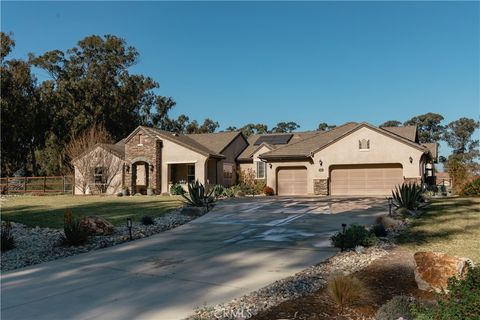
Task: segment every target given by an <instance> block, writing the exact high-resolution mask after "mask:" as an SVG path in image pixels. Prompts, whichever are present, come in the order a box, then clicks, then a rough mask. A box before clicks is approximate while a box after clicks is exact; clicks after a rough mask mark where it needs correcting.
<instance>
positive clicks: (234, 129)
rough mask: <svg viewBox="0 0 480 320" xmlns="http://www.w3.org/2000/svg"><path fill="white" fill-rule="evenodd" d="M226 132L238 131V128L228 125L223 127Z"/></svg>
mask: <svg viewBox="0 0 480 320" xmlns="http://www.w3.org/2000/svg"><path fill="white" fill-rule="evenodd" d="M225 131H227V132H232V131H238V128H237V127H235V126H229V127H227V128H226V129H225Z"/></svg>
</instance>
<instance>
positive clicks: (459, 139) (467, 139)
mask: <svg viewBox="0 0 480 320" xmlns="http://www.w3.org/2000/svg"><path fill="white" fill-rule="evenodd" d="M479 127H480V123H479V122H478V121H475V120H474V119H469V118H460V119H458V120H455V121H452V122H450V123H449V124H448V125H447V126H446V130H445V135H444V137H445V141H446V142H447V143H448V145H449V146H450V147H451V148H452V149H453V153H454V154H469V155H470V156H471V157H472V158H476V157H478V145H479V141H478V140H474V139H472V136H473V134H474V132H475V130H477V129H478V128H479Z"/></svg>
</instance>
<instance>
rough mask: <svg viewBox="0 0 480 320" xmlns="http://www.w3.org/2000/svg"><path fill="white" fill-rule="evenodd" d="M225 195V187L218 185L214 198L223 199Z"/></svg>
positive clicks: (214, 187) (214, 190)
mask: <svg viewBox="0 0 480 320" xmlns="http://www.w3.org/2000/svg"><path fill="white" fill-rule="evenodd" d="M224 194H225V187H224V186H222V185H221V184H216V185H215V186H213V196H214V197H215V198H218V197H221V196H223V195H224Z"/></svg>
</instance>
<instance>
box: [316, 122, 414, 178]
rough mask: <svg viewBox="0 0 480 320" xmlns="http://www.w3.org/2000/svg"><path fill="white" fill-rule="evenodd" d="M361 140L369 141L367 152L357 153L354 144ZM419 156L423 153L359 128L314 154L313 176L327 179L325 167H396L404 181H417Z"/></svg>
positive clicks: (359, 151) (377, 133)
mask: <svg viewBox="0 0 480 320" xmlns="http://www.w3.org/2000/svg"><path fill="white" fill-rule="evenodd" d="M361 139H367V140H370V149H369V150H368V151H363V150H359V148H358V141H359V140H361ZM422 155H423V151H421V150H418V149H416V148H414V147H412V146H410V145H408V144H406V143H403V142H400V141H398V140H396V139H393V138H391V137H389V136H386V135H384V134H381V133H379V132H376V131H374V130H371V129H370V128H366V127H363V128H360V129H359V130H357V131H355V132H353V133H351V134H350V135H348V136H346V137H344V138H343V139H341V140H339V141H337V142H335V143H334V144H332V145H330V146H328V147H326V148H325V149H322V150H320V151H319V152H317V153H316V154H315V155H314V157H313V162H314V176H315V177H316V178H327V177H328V175H329V167H330V166H332V165H339V164H376V163H400V164H401V165H402V167H403V176H404V177H405V178H420V177H421V164H420V159H421V157H422ZM409 157H412V159H413V161H412V163H410V160H409ZM319 160H322V162H323V165H322V168H323V169H324V171H323V172H319V170H318V169H320V165H319Z"/></svg>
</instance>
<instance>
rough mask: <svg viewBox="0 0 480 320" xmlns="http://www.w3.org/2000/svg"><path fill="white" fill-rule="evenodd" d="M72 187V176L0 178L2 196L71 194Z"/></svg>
mask: <svg viewBox="0 0 480 320" xmlns="http://www.w3.org/2000/svg"><path fill="white" fill-rule="evenodd" d="M73 187H74V178H73V176H49V177H3V178H0V190H1V193H2V194H54V193H70V194H73Z"/></svg>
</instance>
